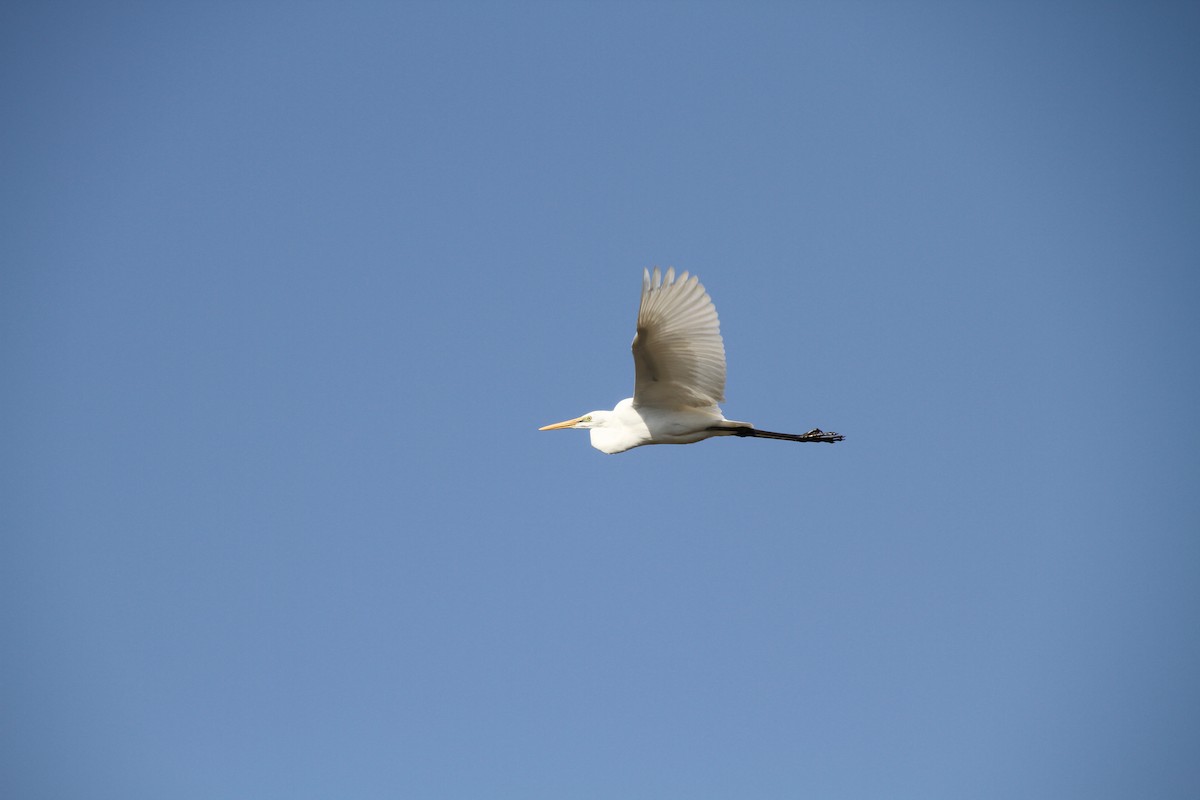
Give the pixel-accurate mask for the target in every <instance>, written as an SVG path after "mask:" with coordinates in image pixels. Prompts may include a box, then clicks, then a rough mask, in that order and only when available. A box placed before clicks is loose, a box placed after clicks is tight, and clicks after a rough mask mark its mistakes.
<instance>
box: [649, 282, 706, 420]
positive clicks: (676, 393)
mask: <svg viewBox="0 0 1200 800" xmlns="http://www.w3.org/2000/svg"><path fill="white" fill-rule="evenodd" d="M633 366H634V372H635V377H636V380H635V383H634V390H633V403H634V405H635V406H655V407H660V408H711V407H713V406H715V405H716V404H717V403H720V402H723V401H724V400H725V343H724V342H723V341H722V340H721V326H720V322H719V320H718V319H717V309H716V307H715V306H713V302H712V298H710V297H709V296H708V292H706V291H704V287H703V286H702V285H701V284H700V281H699V280H698V279H697V278H696V276H695V275H693V276H691V277H688V273H686V272H684V273H683V274H681V275H680V276H679V279H678V280H676V279H675V270H674V268H671V269H668V270H667V274H666V276H665V279H664V276H663V275H662V273H661V272H660V271H659V269H658V267H655V268H654V273H653V274H651V273H650V271H649V270H644V271H643V273H642V304H641V306H640V307H639V308H638V320H637V333H636V334H635V335H634V337H633Z"/></svg>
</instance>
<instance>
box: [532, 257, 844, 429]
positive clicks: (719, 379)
mask: <svg viewBox="0 0 1200 800" xmlns="http://www.w3.org/2000/svg"><path fill="white" fill-rule="evenodd" d="M633 365H634V376H635V380H634V389H633V397H630V398H626V399H625V400H622V401H621V402H619V403H617V405H616V407H615V408H614V409H613V410H612V411H593V412H591V413H590V414H584V415H583V416H582V417H576V418H575V419H569V420H567V421H565V422H559V423H556V424H554V425H547V426H545V427H543V428H540V430H543V431H548V430H557V429H563V428H585V429H588V430H590V431H591V440H592V446H593V447H595V448H596V449H597V450H600V451H602V452H605V453H620V452H623V451H625V450H629V449H631V448H634V447H639V446H641V445H644V444H690V443H692V442H698V441H701V440H702V439H708V438H709V437H712V436H752V437H756V438H764V439H786V440H790V441H796V442H830V443H832V442H839V441H841V440H842V439H843V438H844V437H843V436H842V435H841V434H837V433H826V432H824V431H822V430H820V429H819V428H813V429H812V430H811V431H809V432H808V433H803V434H796V433H774V432H772V431H764V430H759V429H758V428H755V427H754V426H753V425H751V424H750V423H748V422H735V421H733V420H728V419H725V417H724V415H723V414H722V413H721V409H720V408H719V407H718V405H717V404H718V403H721V402H724V400H725V343H724V342H723V341H722V339H721V326H720V322H719V321H718V319H717V309H716V307H715V306H713V302H712V299H711V298H710V297H709V296H708V293H707V292H705V291H704V287H703V286H702V285H701V284H700V281H699V280H698V279H697V278H696V276H694V275H692V276H690V277H689V275H688V273H686V272H684V273H683V274H681V275H680V276H679V279H678V280H676V278H675V270H674V269H673V268H671V269H668V270H667V273H666V275H665V276H663V274H662V273H661V272H660V271H659V269H658V268H657V267H655V268H654V272H653V273H651V272H650V271H649V270H643V272H642V302H641V306H640V307H639V308H638V319H637V333H636V334H635V335H634V337H633Z"/></svg>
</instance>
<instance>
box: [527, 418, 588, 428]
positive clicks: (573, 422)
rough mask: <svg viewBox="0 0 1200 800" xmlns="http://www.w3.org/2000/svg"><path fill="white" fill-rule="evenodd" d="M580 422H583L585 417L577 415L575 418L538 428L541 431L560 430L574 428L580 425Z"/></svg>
mask: <svg viewBox="0 0 1200 800" xmlns="http://www.w3.org/2000/svg"><path fill="white" fill-rule="evenodd" d="M584 416H587V415H586V414H585V415H584ZM580 422H583V417H576V418H575V419H569V420H567V421H566V422H556V423H554V424H553V425H546V426H544V427H541V428H538V430H539V431H556V430H559V429H560V428H573V427H575V426H576V425H578V424H579V423H580Z"/></svg>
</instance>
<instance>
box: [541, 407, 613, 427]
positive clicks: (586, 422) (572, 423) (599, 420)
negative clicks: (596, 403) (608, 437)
mask: <svg viewBox="0 0 1200 800" xmlns="http://www.w3.org/2000/svg"><path fill="white" fill-rule="evenodd" d="M611 413H612V412H611V411H592V412H590V413H588V414H584V415H583V416H582V417H576V418H575V419H569V420H567V421H565V422H556V423H554V424H553V425H546V426H544V427H541V428H538V430H539V431H557V430H566V429H567V428H599V427H600V426H602V425H604V423H605V420H607V419H608V416H609V414H611Z"/></svg>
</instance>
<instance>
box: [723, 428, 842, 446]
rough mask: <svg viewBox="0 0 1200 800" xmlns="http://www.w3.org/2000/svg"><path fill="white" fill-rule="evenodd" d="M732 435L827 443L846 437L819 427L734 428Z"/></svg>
mask: <svg viewBox="0 0 1200 800" xmlns="http://www.w3.org/2000/svg"><path fill="white" fill-rule="evenodd" d="M709 430H712V431H720V430H729V429H728V428H725V427H722V426H720V425H714V426H713V427H711V428H709ZM733 435H734V436H741V437H746V436H750V437H753V438H755V439H782V440H784V441H788V442H826V443H828V444H833V443H834V442H840V441H842V440H843V439H845V438H846V437H845V436H842V435H841V434H840V433H834V432H833V431H823V430H821V429H820V428H813V429H812V430H811V431H809V432H808V433H777V432H775V431H764V430H759V429H758V428H734V429H733Z"/></svg>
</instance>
